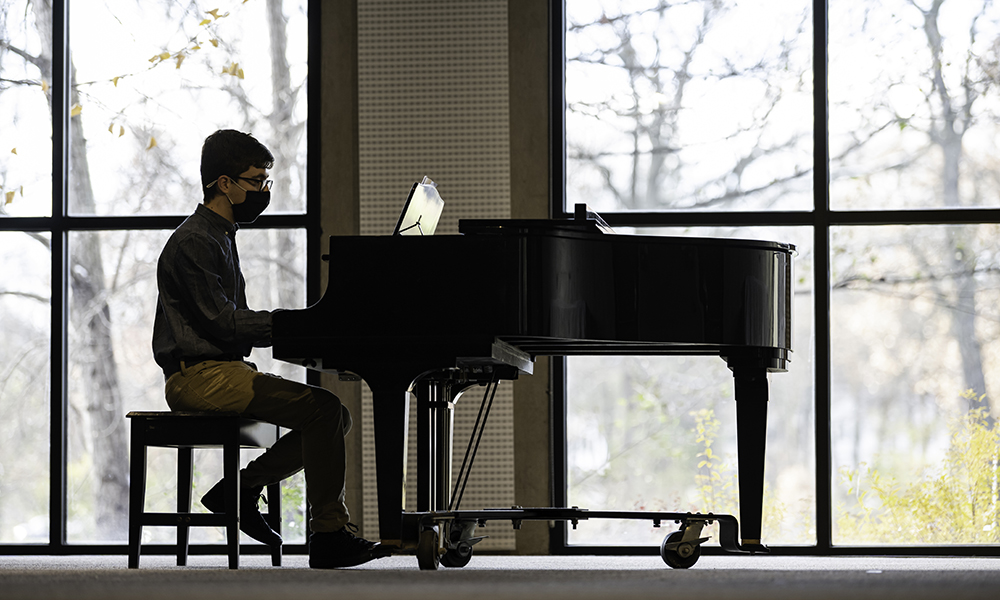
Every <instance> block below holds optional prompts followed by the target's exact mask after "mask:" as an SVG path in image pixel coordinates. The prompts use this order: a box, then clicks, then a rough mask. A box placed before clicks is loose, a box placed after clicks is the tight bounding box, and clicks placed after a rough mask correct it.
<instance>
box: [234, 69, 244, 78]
mask: <svg viewBox="0 0 1000 600" xmlns="http://www.w3.org/2000/svg"><path fill="white" fill-rule="evenodd" d="M236 76H237V77H239V78H240V79H243V69H239V70H237V71H236Z"/></svg>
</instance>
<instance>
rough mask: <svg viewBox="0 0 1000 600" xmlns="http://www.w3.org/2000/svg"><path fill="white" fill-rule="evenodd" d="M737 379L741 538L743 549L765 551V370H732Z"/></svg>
mask: <svg viewBox="0 0 1000 600" xmlns="http://www.w3.org/2000/svg"><path fill="white" fill-rule="evenodd" d="M733 376H734V378H735V380H736V441H737V447H738V451H739V457H738V461H739V481H740V530H741V531H740V534H741V535H740V537H741V538H742V539H741V545H742V546H743V549H744V550H750V551H751V552H753V551H754V549H755V547H757V548H756V549H759V550H763V549H764V548H763V547H762V546H761V521H762V515H763V508H764V450H765V445H766V437H767V400H768V375H767V369H766V368H756V367H736V368H733Z"/></svg>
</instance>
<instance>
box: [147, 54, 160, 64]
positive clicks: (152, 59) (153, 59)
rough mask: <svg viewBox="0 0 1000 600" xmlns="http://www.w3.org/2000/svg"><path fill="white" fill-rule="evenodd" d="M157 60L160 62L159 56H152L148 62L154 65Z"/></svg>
mask: <svg viewBox="0 0 1000 600" xmlns="http://www.w3.org/2000/svg"><path fill="white" fill-rule="evenodd" d="M158 60H160V55H159V54H154V55H153V58H151V59H149V62H151V63H155V62H156V61H158Z"/></svg>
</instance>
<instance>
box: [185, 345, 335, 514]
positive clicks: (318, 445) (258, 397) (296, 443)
mask: <svg viewBox="0 0 1000 600" xmlns="http://www.w3.org/2000/svg"><path fill="white" fill-rule="evenodd" d="M166 398H167V405H168V406H169V407H170V409H171V410H176V411H236V412H238V413H240V414H241V415H243V416H245V417H248V418H251V419H258V420H261V421H266V422H268V423H274V424H275V425H280V426H281V427H285V428H287V429H291V431H289V432H288V433H286V434H285V435H283V436H281V437H280V438H279V439H278V441H277V442H276V443H275V444H274V445H273V446H272V447H271V448H269V449H268V450H267V451H265V452H264V453H263V454H261V455H260V456H259V457H257V458H256V459H255V460H253V461H251V462H250V464H248V465H247V466H246V468H245V469H243V470H242V471H241V472H240V486H241V487H258V486H266V485H268V484H271V483H276V482H278V481H281V480H282V479H285V478H286V477H290V476H292V475H294V474H295V473H298V472H299V471H300V470H302V469H303V468H304V469H305V472H306V474H305V475H306V495H307V499H308V500H309V508H310V510H311V512H312V518H311V520H310V521H309V526H310V527H311V529H312V530H313V531H337V530H339V529H341V528H342V527H343V526H344V525H346V524H347V523H348V521H349V520H350V514H349V513H348V511H347V505H346V504H345V503H344V495H345V481H344V474H345V470H346V458H345V451H344V436H345V435H347V432H349V431H350V430H351V423H352V421H351V414H350V412H348V410H347V408H345V407H344V406H343V405H341V403H340V399H339V398H337V396H335V395H334V394H333V393H332V392H330V391H329V390H326V389H323V388H319V387H313V386H309V385H306V384H304V383H298V382H296V381H290V380H288V379H283V378H281V377H278V376H276V375H269V374H267V373H261V372H259V371H257V369H256V368H254V366H253V365H251V364H249V363H246V362H241V361H214V360H209V361H205V362H200V363H198V364H194V365H186V364H184V363H181V370H180V372H178V373H174V374H173V375H171V376H170V378H169V379H167V383H166Z"/></svg>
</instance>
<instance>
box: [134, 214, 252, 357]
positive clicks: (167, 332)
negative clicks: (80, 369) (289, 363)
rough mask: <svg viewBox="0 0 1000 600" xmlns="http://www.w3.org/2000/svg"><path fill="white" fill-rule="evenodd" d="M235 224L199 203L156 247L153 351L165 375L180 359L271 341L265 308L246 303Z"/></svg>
mask: <svg viewBox="0 0 1000 600" xmlns="http://www.w3.org/2000/svg"><path fill="white" fill-rule="evenodd" d="M236 230H237V226H236V225H234V224H232V223H230V222H229V221H228V220H226V219H225V218H224V217H222V216H221V215H218V214H216V213H215V212H213V211H212V210H210V209H209V208H207V207H206V206H205V205H204V204H199V205H198V208H197V209H195V212H194V214H192V215H191V216H190V217H188V218H187V219H185V220H184V222H183V223H181V225H180V226H179V227H178V228H177V229H176V230H175V231H174V232H173V234H171V236H170V239H168V240H167V243H166V245H165V246H164V247H163V251H162V252H161V253H160V259H159V261H158V262H157V265H156V284H157V287H158V289H159V297H158V298H157V301H156V315H155V318H154V320H153V356H154V358H155V360H156V364H158V365H160V367H161V368H162V369H163V372H164V374H165V375H166V376H168V377H169V376H170V375H172V374H173V373H175V372H177V371H178V370H180V361H182V360H183V361H192V362H193V361H196V360H197V361H200V360H240V359H241V358H242V357H244V356H247V355H248V354H250V350H251V349H252V348H253V347H254V346H269V345H270V343H271V313H270V312H268V311H264V310H250V309H249V308H248V307H247V299H246V289H245V288H246V282H245V281H244V279H243V273H242V272H241V271H240V257H239V255H238V254H237V252H236Z"/></svg>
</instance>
